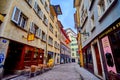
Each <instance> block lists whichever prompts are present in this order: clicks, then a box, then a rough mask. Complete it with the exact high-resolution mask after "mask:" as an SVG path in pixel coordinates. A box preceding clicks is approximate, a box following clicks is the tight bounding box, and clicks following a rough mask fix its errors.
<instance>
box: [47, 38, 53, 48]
mask: <svg viewBox="0 0 120 80" xmlns="http://www.w3.org/2000/svg"><path fill="white" fill-rule="evenodd" d="M48 44H49V45H51V46H53V38H52V37H50V36H49V39H48Z"/></svg>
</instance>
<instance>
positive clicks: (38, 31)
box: [36, 29, 41, 38]
mask: <svg viewBox="0 0 120 80" xmlns="http://www.w3.org/2000/svg"><path fill="white" fill-rule="evenodd" d="M36 37H38V38H40V37H41V29H37V32H36Z"/></svg>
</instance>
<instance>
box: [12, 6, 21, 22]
mask: <svg viewBox="0 0 120 80" xmlns="http://www.w3.org/2000/svg"><path fill="white" fill-rule="evenodd" d="M20 14H21V11H20V10H19V9H18V8H17V7H14V11H13V14H12V21H13V22H15V23H16V24H18V22H19V18H20Z"/></svg>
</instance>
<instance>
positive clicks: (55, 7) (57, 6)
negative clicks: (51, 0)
mask: <svg viewBox="0 0 120 80" xmlns="http://www.w3.org/2000/svg"><path fill="white" fill-rule="evenodd" d="M54 9H55V11H56V13H57V14H58V15H61V14H62V11H61V8H60V5H55V6H54Z"/></svg>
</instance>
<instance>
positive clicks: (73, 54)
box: [65, 28, 79, 63]
mask: <svg viewBox="0 0 120 80" xmlns="http://www.w3.org/2000/svg"><path fill="white" fill-rule="evenodd" d="M65 31H66V34H67V35H68V37H69V39H70V41H71V42H70V48H71V59H72V62H76V63H78V62H79V53H78V44H77V40H76V38H77V34H76V33H75V32H74V31H73V30H72V29H71V28H68V29H65Z"/></svg>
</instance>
